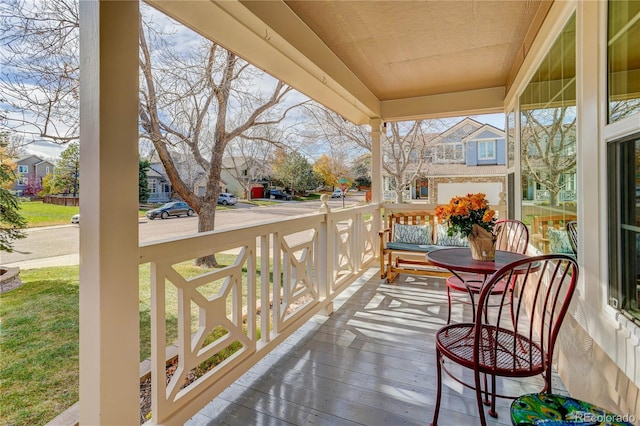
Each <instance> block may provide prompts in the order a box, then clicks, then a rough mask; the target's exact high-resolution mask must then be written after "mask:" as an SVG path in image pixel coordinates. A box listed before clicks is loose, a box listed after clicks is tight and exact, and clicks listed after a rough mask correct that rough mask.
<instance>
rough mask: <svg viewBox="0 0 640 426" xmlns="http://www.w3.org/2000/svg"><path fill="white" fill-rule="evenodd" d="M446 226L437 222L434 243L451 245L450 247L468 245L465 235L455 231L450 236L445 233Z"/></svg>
mask: <svg viewBox="0 0 640 426" xmlns="http://www.w3.org/2000/svg"><path fill="white" fill-rule="evenodd" d="M447 231H448V227H447V226H446V225H442V224H438V225H437V228H436V233H437V235H436V237H437V240H436V244H437V245H439V246H452V247H469V240H467V237H465V236H464V235H462V234H460V233H459V232H456V233H455V234H453V235H452V236H449V235H448V234H447Z"/></svg>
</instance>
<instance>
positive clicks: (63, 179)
mask: <svg viewBox="0 0 640 426" xmlns="http://www.w3.org/2000/svg"><path fill="white" fill-rule="evenodd" d="M79 171H80V145H78V142H71V143H70V144H69V146H68V147H67V149H65V150H64V151H62V153H61V154H60V160H59V161H58V164H56V168H55V171H54V175H53V180H54V187H55V189H56V191H57V192H58V193H64V194H73V196H74V197H75V196H76V195H77V194H78V190H79V187H80V176H79V175H78V172H79Z"/></svg>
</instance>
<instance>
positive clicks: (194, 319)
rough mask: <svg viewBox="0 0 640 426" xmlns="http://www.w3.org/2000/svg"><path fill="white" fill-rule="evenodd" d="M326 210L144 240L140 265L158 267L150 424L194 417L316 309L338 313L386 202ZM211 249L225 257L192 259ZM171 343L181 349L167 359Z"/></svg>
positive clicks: (371, 247)
mask: <svg viewBox="0 0 640 426" xmlns="http://www.w3.org/2000/svg"><path fill="white" fill-rule="evenodd" d="M323 209H324V211H325V213H318V214H311V215H305V216H299V217H294V218H288V219H287V220H286V221H274V222H268V223H263V224H260V225H252V226H248V227H243V228H236V229H228V230H223V231H213V232H209V233H202V234H197V235H195V236H192V237H187V238H181V239H175V240H171V241H163V242H159V243H151V244H145V245H143V246H142V247H140V263H141V264H147V263H148V264H150V276H149V277H150V278H149V279H150V289H151V309H150V310H151V323H152V326H151V332H152V336H151V364H152V371H151V376H152V418H151V420H150V421H149V423H153V424H166V423H182V422H184V421H186V420H187V419H188V418H189V417H191V416H192V415H193V414H194V413H195V412H197V410H199V409H200V408H202V406H203V405H204V404H205V403H206V402H207V401H209V400H211V399H213V398H214V397H215V396H216V395H217V394H218V393H220V392H221V391H222V390H223V389H224V388H226V387H227V386H228V385H230V384H231V383H233V381H234V380H236V379H237V378H238V377H240V376H241V375H242V374H244V373H245V372H246V371H247V370H248V369H249V368H250V367H251V366H252V365H254V364H255V363H256V362H257V361H258V360H260V359H261V358H262V357H264V356H265V355H266V354H267V353H269V352H270V351H271V350H272V349H273V348H274V347H275V346H276V345H278V344H279V343H280V342H282V341H283V340H284V339H285V338H286V337H288V336H289V335H291V334H292V333H293V332H294V331H296V330H297V329H298V328H299V327H300V326H302V325H303V324H304V323H305V322H306V321H308V320H309V319H310V318H311V317H312V316H313V315H315V314H316V313H318V312H320V311H321V310H323V309H327V311H330V310H331V309H330V304H331V301H332V300H333V298H334V297H335V296H336V295H337V294H339V292H340V291H342V290H343V289H344V288H346V287H347V286H348V285H349V284H350V283H351V282H353V280H354V279H355V278H356V277H357V276H358V275H359V274H360V273H361V271H362V270H363V267H364V266H365V265H366V264H367V262H368V261H369V260H372V259H373V258H374V257H375V247H376V245H375V243H374V236H373V235H374V234H376V235H377V229H375V223H376V222H375V220H374V218H375V217H376V215H379V214H380V210H379V209H378V208H376V207H375V206H371V205H368V206H361V207H357V208H352V209H345V210H340V211H337V212H329V210H328V207H327V206H326V204H325V206H323ZM365 215H366V216H367V220H366V221H365V219H364V217H365ZM209 255H215V257H216V258H217V259H222V260H223V262H221V263H224V264H223V265H221V266H219V267H215V268H210V269H201V268H196V267H195V266H192V265H193V262H194V260H195V259H197V258H200V257H203V256H209ZM185 265H188V266H185ZM172 345H173V346H176V347H177V356H176V357H174V358H172V359H171V360H170V364H168V362H167V361H168V360H167V359H166V350H167V347H169V346H172ZM168 365H169V368H168V367H167V366H168ZM168 371H169V372H170V374H167V372H168Z"/></svg>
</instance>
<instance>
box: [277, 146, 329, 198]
mask: <svg viewBox="0 0 640 426" xmlns="http://www.w3.org/2000/svg"><path fill="white" fill-rule="evenodd" d="M273 177H274V179H275V180H277V181H279V182H280V183H281V184H282V185H283V186H285V187H289V188H291V192H292V195H293V193H294V192H295V191H296V190H298V191H301V190H306V189H310V188H315V187H316V186H318V184H319V183H320V182H322V178H321V177H319V176H318V175H317V174H316V173H315V172H314V171H313V167H312V166H311V164H309V161H308V160H307V159H306V158H305V157H304V156H303V155H302V154H300V153H299V152H297V151H291V152H288V153H286V152H285V151H284V150H282V149H278V150H277V151H276V160H275V164H274V170H273Z"/></svg>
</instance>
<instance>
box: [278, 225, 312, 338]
mask: <svg viewBox="0 0 640 426" xmlns="http://www.w3.org/2000/svg"><path fill="white" fill-rule="evenodd" d="M307 235H308V236H307V237H306V238H305V237H304V236H300V235H299V234H298V235H297V236H298V241H299V240H300V239H302V241H301V242H298V243H295V244H294V243H292V242H288V241H287V238H286V237H284V238H281V239H280V250H281V253H282V267H283V273H282V277H283V278H282V285H281V286H274V289H275V291H276V295H277V297H276V296H274V300H281V302H280V304H279V305H278V308H279V309H278V311H277V313H278V326H279V329H282V328H284V327H286V324H287V321H288V319H289V318H292V317H295V316H296V315H297V314H298V313H299V312H304V311H305V310H307V307H308V306H309V305H312V304H313V303H314V302H318V301H319V300H320V297H319V291H318V280H317V278H316V276H315V272H314V271H315V270H316V263H315V259H316V257H315V247H316V242H317V238H318V232H317V230H315V229H314V230H313V231H312V232H309V233H307ZM291 239H292V240H294V239H295V238H294V236H292V238H291ZM280 288H281V289H282V290H281V291H280Z"/></svg>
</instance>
